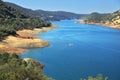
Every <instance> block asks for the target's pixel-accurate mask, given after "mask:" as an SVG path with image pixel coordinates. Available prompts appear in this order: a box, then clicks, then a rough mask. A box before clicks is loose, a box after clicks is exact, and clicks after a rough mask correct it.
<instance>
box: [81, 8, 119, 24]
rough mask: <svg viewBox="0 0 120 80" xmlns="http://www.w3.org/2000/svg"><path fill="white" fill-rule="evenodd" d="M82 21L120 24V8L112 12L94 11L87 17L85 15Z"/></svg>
mask: <svg viewBox="0 0 120 80" xmlns="http://www.w3.org/2000/svg"><path fill="white" fill-rule="evenodd" d="M81 21H82V22H84V23H90V22H93V23H105V24H113V25H120V10H118V11H116V12H114V13H111V14H99V13H92V14H90V15H88V16H86V17H83V18H82V19H81Z"/></svg>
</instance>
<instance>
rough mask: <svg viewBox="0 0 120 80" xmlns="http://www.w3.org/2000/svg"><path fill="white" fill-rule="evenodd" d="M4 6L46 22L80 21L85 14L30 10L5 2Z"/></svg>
mask: <svg viewBox="0 0 120 80" xmlns="http://www.w3.org/2000/svg"><path fill="white" fill-rule="evenodd" d="M6 4H7V5H9V6H11V7H12V8H14V9H16V10H18V11H21V12H22V13H23V14H26V15H29V16H30V17H38V18H40V19H43V20H47V21H54V20H65V19H80V18H81V17H83V16H85V14H76V13H71V12H65V11H44V10H31V9H27V8H23V7H21V6H19V5H16V4H13V3H9V2H6Z"/></svg>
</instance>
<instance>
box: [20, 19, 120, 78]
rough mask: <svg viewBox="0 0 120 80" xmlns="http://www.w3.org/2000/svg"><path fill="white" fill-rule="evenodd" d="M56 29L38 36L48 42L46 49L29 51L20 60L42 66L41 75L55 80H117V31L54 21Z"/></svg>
mask: <svg viewBox="0 0 120 80" xmlns="http://www.w3.org/2000/svg"><path fill="white" fill-rule="evenodd" d="M52 23H53V24H56V25H57V26H58V28H56V29H54V30H51V31H48V32H45V33H42V34H38V35H37V36H38V37H40V38H42V39H44V40H46V41H48V42H50V44H51V45H50V46H49V47H46V48H37V49H31V50H29V51H28V52H26V53H25V54H22V55H20V56H21V57H22V58H24V57H25V58H26V57H28V58H33V59H35V60H37V61H40V62H42V63H43V64H45V67H44V73H45V74H46V75H47V76H48V77H52V78H54V79H55V80H80V78H86V77H87V76H96V75H97V74H103V75H104V76H108V77H109V80H120V30H118V29H112V28H108V27H104V26H98V25H85V24H75V21H74V20H64V21H54V22H52Z"/></svg>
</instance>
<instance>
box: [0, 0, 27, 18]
mask: <svg viewBox="0 0 120 80" xmlns="http://www.w3.org/2000/svg"><path fill="white" fill-rule="evenodd" d="M0 18H27V16H25V15H23V14H21V13H20V12H18V11H16V10H15V9H13V8H11V7H9V6H7V5H6V4H5V3H4V2H2V1H1V0H0Z"/></svg>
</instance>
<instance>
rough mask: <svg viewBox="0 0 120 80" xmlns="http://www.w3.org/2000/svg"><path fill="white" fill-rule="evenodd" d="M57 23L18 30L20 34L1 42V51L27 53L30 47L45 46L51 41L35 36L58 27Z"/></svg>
mask: <svg viewBox="0 0 120 80" xmlns="http://www.w3.org/2000/svg"><path fill="white" fill-rule="evenodd" d="M56 27H57V26H56V25H51V26H50V27H42V28H40V29H39V28H35V29H33V30H26V29H25V30H20V31H17V34H18V36H8V37H6V39H4V40H3V41H1V42H0V53H3V52H8V53H16V54H22V53H25V52H26V51H27V50H26V49H28V48H43V47H47V46H49V45H50V43H49V42H47V41H45V40H42V39H40V38H38V37H36V36H35V34H39V33H42V32H46V31H49V30H52V29H54V28H56Z"/></svg>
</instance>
